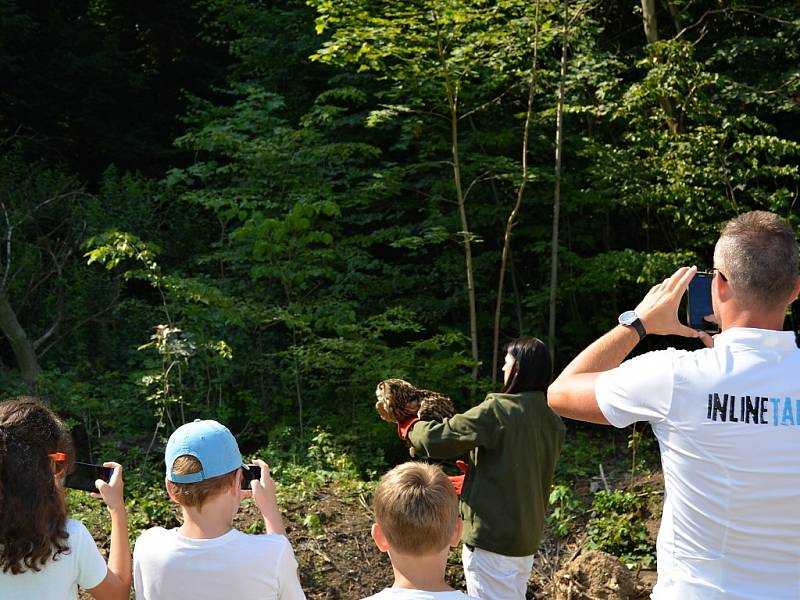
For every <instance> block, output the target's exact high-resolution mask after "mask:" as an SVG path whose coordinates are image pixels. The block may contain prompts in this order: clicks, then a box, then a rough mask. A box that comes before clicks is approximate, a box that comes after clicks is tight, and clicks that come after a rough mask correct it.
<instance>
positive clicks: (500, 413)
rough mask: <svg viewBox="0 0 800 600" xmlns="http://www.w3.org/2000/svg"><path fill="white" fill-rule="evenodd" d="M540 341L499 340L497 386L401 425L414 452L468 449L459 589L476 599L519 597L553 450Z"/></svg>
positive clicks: (556, 440)
mask: <svg viewBox="0 0 800 600" xmlns="http://www.w3.org/2000/svg"><path fill="white" fill-rule="evenodd" d="M552 374H553V368H552V362H551V360H550V352H549V351H548V349H547V346H545V344H544V343H543V342H542V341H541V340H539V339H538V338H535V337H522V338H518V339H516V340H513V341H511V342H509V343H508V344H507V345H506V347H505V365H504V366H503V375H504V377H503V390H502V392H500V393H499V394H494V393H492V394H489V395H488V396H486V399H485V400H484V401H483V402H481V403H480V404H479V405H477V406H474V407H473V408H471V409H469V410H468V411H466V412H464V413H461V414H457V415H455V416H453V417H451V418H449V419H443V420H442V421H440V422H436V421H417V422H416V423H414V424H413V425H412V426H411V428H410V429H403V433H404V434H406V436H407V439H408V441H409V442H410V443H411V445H413V446H414V449H415V451H416V453H417V454H418V455H420V456H429V457H431V458H453V457H457V456H460V455H462V454H465V453H467V452H469V461H468V467H469V469H468V471H467V475H466V478H465V480H464V486H463V488H462V491H461V498H460V510H461V517H462V518H463V519H464V531H463V534H462V537H461V541H462V542H463V544H464V545H463V547H462V555H461V556H462V561H463V563H464V575H465V578H466V581H467V592H468V593H469V595H471V596H477V597H479V598H481V599H482V600H501V599H502V600H512V599H513V600H518V599H524V598H525V591H526V588H527V582H528V578H529V577H530V571H531V567H532V566H533V557H534V554H535V553H536V549H537V548H538V546H539V541H540V540H541V536H542V529H543V528H544V517H545V511H546V509H547V501H548V497H549V495H550V485H551V483H552V479H553V472H554V470H555V466H556V462H557V461H558V455H559V453H560V451H561V445H562V443H563V442H564V433H565V428H564V424H563V422H562V421H561V418H560V417H559V416H558V415H556V414H555V413H554V412H553V411H552V410H550V408H549V407H548V406H547V398H546V397H545V391H546V390H547V386H548V385H549V384H550V380H551V379H552Z"/></svg>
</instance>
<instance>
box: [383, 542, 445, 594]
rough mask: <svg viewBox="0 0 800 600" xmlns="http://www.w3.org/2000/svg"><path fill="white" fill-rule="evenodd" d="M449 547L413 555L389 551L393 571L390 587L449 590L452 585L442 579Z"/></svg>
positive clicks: (434, 590)
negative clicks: (432, 552)
mask: <svg viewBox="0 0 800 600" xmlns="http://www.w3.org/2000/svg"><path fill="white" fill-rule="evenodd" d="M449 550H450V549H449V548H445V549H444V551H442V552H438V553H436V554H427V555H424V556H423V555H419V556H413V555H408V554H397V553H396V552H391V551H390V552H389V557H390V558H391V560H392V570H393V571H394V585H393V586H392V587H396V588H403V589H408V590H424V591H427V592H449V591H452V589H453V588H452V587H450V586H449V585H447V582H446V581H445V580H444V572H445V567H446V565H447V553H448V551H449Z"/></svg>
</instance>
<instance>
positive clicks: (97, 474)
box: [64, 462, 114, 492]
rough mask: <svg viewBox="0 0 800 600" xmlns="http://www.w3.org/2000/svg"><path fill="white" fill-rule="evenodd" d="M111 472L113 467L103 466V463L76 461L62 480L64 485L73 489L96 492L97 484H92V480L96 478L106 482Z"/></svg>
mask: <svg viewBox="0 0 800 600" xmlns="http://www.w3.org/2000/svg"><path fill="white" fill-rule="evenodd" d="M113 473H114V468H113V467H104V466H103V465H93V464H91V463H83V462H76V463H75V468H74V469H73V470H72V472H71V473H69V474H68V475H67V478H66V479H65V480H64V487H68V488H70V489H73V490H83V491H84V492H96V491H97V486H96V485H95V484H94V482H95V481H97V480H98V479H102V480H103V481H105V482H108V481H109V480H110V479H111V475H112V474H113Z"/></svg>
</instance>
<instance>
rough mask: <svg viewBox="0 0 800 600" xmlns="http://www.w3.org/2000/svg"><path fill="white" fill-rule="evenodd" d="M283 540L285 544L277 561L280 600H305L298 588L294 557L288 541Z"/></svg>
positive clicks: (301, 590) (298, 579)
mask: <svg viewBox="0 0 800 600" xmlns="http://www.w3.org/2000/svg"><path fill="white" fill-rule="evenodd" d="M283 539H284V540H285V541H286V544H285V547H284V548H283V549H282V552H281V555H280V558H279V559H278V584H279V586H280V600H306V595H305V594H304V593H303V588H302V587H300V578H299V576H298V574H297V559H295V557H294V551H293V550H292V546H291V544H290V543H289V540H287V539H286V538H283Z"/></svg>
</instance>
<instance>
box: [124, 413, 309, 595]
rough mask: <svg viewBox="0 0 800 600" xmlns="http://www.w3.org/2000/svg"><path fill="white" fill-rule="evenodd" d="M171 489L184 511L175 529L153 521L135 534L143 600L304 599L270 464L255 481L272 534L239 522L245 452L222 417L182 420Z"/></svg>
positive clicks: (170, 468) (168, 456) (170, 456)
mask: <svg viewBox="0 0 800 600" xmlns="http://www.w3.org/2000/svg"><path fill="white" fill-rule="evenodd" d="M164 462H165V463H166V467H167V481H166V486H167V492H168V493H169V496H170V498H171V499H172V500H173V501H174V502H177V503H178V504H179V505H180V507H181V513H182V514H183V525H181V527H179V528H177V529H171V530H167V529H163V528H161V527H154V528H152V529H148V530H147V531H145V532H144V533H143V534H142V535H141V536H139V539H138V540H137V541H136V547H135V549H134V552H133V579H134V588H135V590H136V599H137V600H219V599H221V598H230V599H231V600H262V599H265V598H269V599H274V600H305V595H304V594H303V590H302V589H301V588H300V581H299V579H298V576H297V561H296V560H295V557H294V553H293V552H292V547H291V546H290V545H289V540H288V539H287V538H286V532H285V529H284V526H283V520H282V518H281V514H280V512H279V510H278V505H277V501H276V498H275V484H274V483H273V481H272V479H271V478H270V476H269V468H268V467H267V465H266V463H264V462H263V461H260V460H257V461H255V462H256V464H257V465H258V466H259V467H260V468H261V477H260V478H259V479H252V480H251V481H250V487H251V489H252V494H253V499H254V500H255V503H256V506H257V507H258V508H259V510H260V511H261V514H262V516H263V518H264V524H265V526H266V530H267V534H266V535H248V534H246V533H243V532H241V531H238V530H237V529H234V528H233V518H234V517H235V516H236V513H237V512H238V510H239V503H240V502H241V499H242V497H243V496H244V495H245V494H246V493H249V492H242V491H241V482H242V477H243V468H245V469H246V468H247V467H246V466H245V465H243V464H242V456H241V454H240V453H239V446H238V445H237V443H236V439H235V438H234V437H233V435H232V434H231V432H230V431H229V430H228V429H227V427H225V426H223V425H221V424H220V423H217V422H216V421H200V420H197V421H194V422H192V423H187V424H185V425H182V426H181V427H179V428H178V429H176V430H175V432H174V433H173V434H172V435H171V436H170V438H169V441H168V442H167V448H166V452H165V459H164Z"/></svg>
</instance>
